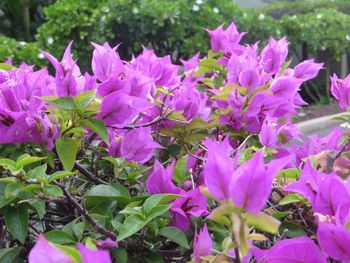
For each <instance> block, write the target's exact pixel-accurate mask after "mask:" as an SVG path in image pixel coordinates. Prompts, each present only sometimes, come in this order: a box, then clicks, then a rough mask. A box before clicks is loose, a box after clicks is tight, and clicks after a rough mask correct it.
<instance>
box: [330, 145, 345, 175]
mask: <svg viewBox="0 0 350 263" xmlns="http://www.w3.org/2000/svg"><path fill="white" fill-rule="evenodd" d="M349 144H350V140H349V141H347V142H346V143H345V144H344V145H343V147H342V148H341V149H340V151H338V152H330V153H329V154H327V166H326V171H325V172H326V173H327V174H329V173H330V172H332V170H333V164H334V162H335V160H336V159H338V158H339V157H340V155H342V153H343V152H344V151H345V149H346V147H348V146H349Z"/></svg>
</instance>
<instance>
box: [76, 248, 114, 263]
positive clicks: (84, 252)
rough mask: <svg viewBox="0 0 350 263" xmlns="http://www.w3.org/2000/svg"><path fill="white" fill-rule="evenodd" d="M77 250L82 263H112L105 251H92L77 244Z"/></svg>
mask: <svg viewBox="0 0 350 263" xmlns="http://www.w3.org/2000/svg"><path fill="white" fill-rule="evenodd" d="M78 250H79V252H80V255H81V257H82V259H83V263H112V260H111V256H110V255H109V252H108V251H106V250H98V249H96V250H93V249H89V248H87V247H85V246H84V245H83V244H78Z"/></svg>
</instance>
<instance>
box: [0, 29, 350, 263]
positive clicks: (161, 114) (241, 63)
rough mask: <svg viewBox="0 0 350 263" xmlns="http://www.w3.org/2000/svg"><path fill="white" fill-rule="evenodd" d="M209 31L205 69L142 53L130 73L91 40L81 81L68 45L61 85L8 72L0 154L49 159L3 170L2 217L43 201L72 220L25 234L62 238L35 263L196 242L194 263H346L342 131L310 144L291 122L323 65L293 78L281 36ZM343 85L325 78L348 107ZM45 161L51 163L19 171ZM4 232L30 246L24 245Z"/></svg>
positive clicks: (49, 241)
mask: <svg viewBox="0 0 350 263" xmlns="http://www.w3.org/2000/svg"><path fill="white" fill-rule="evenodd" d="M207 32H208V33H209V35H210V38H211V50H210V51H209V52H208V54H207V56H205V57H201V56H200V54H199V53H198V54H196V55H195V56H194V57H192V58H191V59H189V60H187V61H185V60H181V62H182V65H175V64H173V63H172V61H171V58H170V56H165V57H158V56H157V55H156V54H155V52H154V51H152V50H148V49H147V48H143V51H142V53H141V54H139V55H138V56H134V57H133V58H132V59H131V60H130V61H123V60H122V59H121V58H120V57H119V55H118V52H117V49H118V46H116V47H111V46H110V45H109V44H108V43H105V44H103V45H99V44H96V43H92V45H93V47H94V51H93V55H92V64H91V68H92V75H90V74H89V73H85V74H82V73H81V71H80V69H79V66H78V64H77V60H75V59H73V57H72V53H71V47H72V42H71V43H70V44H69V45H68V47H67V48H66V50H65V53H64V55H63V57H62V59H61V60H60V61H59V60H58V59H56V58H55V57H53V56H52V55H50V54H48V53H46V52H43V54H44V55H45V56H46V58H47V59H48V60H49V61H50V62H51V64H52V66H53V72H54V76H52V75H51V74H50V73H49V71H48V70H47V69H41V70H38V71H35V70H34V68H33V67H32V66H28V65H26V64H22V65H21V66H19V67H18V68H16V67H12V66H10V64H9V63H7V64H4V65H6V69H1V70H0V92H1V93H0V94H1V95H0V129H1V133H2V136H1V137H0V143H1V144H13V145H14V144H21V145H25V146H26V150H25V151H29V153H31V154H33V152H34V153H37V154H38V155H39V156H41V157H30V155H28V154H27V153H28V152H26V154H25V155H23V156H20V157H18V156H17V157H18V158H17V161H13V160H12V159H5V158H3V159H0V166H2V167H3V168H4V171H6V172H4V174H3V175H1V179H0V190H1V191H0V194H2V189H3V188H4V189H5V190H4V193H5V194H4V197H3V199H0V200H1V202H0V212H1V209H2V206H1V205H2V203H3V204H4V205H3V207H5V208H6V213H5V217H6V218H8V215H10V214H11V211H12V209H17V208H18V209H19V208H21V209H23V205H22V203H25V202H28V200H36V198H39V199H40V201H43V202H44V209H45V204H46V207H47V213H50V212H49V211H52V210H55V209H56V210H58V209H59V208H60V209H67V207H68V210H66V211H67V213H68V214H69V213H72V218H71V217H69V218H70V219H72V221H71V222H70V223H69V224H64V223H62V222H65V221H64V220H63V221H60V220H59V221H58V222H59V223H57V224H56V223H54V224H48V225H47V226H45V227H43V228H40V229H36V228H35V227H37V226H36V225H34V226H32V227H33V228H34V229H35V232H45V230H47V229H50V230H52V229H54V230H52V231H56V232H54V233H50V232H49V234H47V235H45V236H43V235H41V234H40V235H39V237H38V241H37V243H36V245H35V246H34V247H33V248H32V249H31V251H30V253H29V262H30V263H34V262H35V263H36V262H39V263H40V262H67V263H68V262H85V263H88V262H101V263H102V262H103V263H105V262H112V257H111V255H112V256H113V260H117V259H118V260H121V259H120V258H121V257H122V255H124V252H125V254H130V255H131V257H132V258H136V259H143V257H146V256H150V257H151V256H155V255H156V256H159V255H160V256H162V257H164V258H168V259H169V257H170V258H171V256H169V255H168V254H167V253H166V252H167V251H169V250H176V249H174V243H175V244H178V245H180V246H182V247H184V248H187V249H188V248H189V246H188V240H187V239H188V238H189V239H190V240H191V241H192V246H193V255H192V259H193V260H195V261H196V262H201V261H202V260H207V261H211V260H214V261H215V262H218V261H216V260H228V261H233V262H249V261H250V260H253V259H255V260H257V261H258V262H327V258H332V259H334V260H341V261H343V262H348V261H349V260H350V249H349V246H350V231H349V230H348V229H349V222H350V192H349V191H350V190H349V184H348V183H347V178H348V176H349V174H350V160H349V158H348V156H349V154H348V151H349V150H350V148H349V144H350V140H349V137H348V134H347V133H344V132H343V131H342V130H339V129H335V130H334V131H333V132H332V133H331V134H330V135H329V136H326V137H323V138H319V137H318V136H316V135H313V136H309V137H306V138H303V136H302V133H301V132H300V131H299V130H298V128H297V126H295V125H294V124H293V123H292V116H293V115H294V114H296V113H297V109H298V108H299V107H300V106H302V105H305V104H306V103H305V102H304V101H303V100H302V98H301V96H300V94H299V91H300V89H301V86H302V84H303V83H304V82H306V81H308V80H310V79H312V78H315V77H316V76H317V75H318V72H319V71H320V70H321V69H322V68H323V64H322V63H316V62H315V61H314V60H312V59H311V60H306V61H304V62H302V63H300V64H298V65H296V66H294V67H293V68H291V67H289V64H290V61H288V60H287V58H288V41H287V39H286V38H282V39H279V40H276V39H274V38H270V39H269V42H268V44H267V45H266V46H265V47H259V46H258V44H255V45H243V44H242V43H241V39H242V38H243V37H244V35H245V34H246V33H240V32H238V30H237V28H236V26H235V24H233V23H231V24H230V25H229V26H228V27H227V28H226V29H225V28H224V26H223V25H221V26H219V27H218V28H217V29H215V30H207ZM349 79H350V77H349V76H348V77H347V78H346V79H344V80H339V79H338V78H337V76H334V77H332V78H331V83H332V84H331V90H332V94H333V95H334V97H335V98H336V99H337V100H338V101H339V104H340V106H341V107H342V108H343V109H346V110H348V109H349V108H350V100H349V99H347V97H348V96H349V94H350V92H349V90H348V88H349V87H348V86H349V85H348V82H349ZM344 120H345V121H349V120H350V118H349V117H344ZM28 149H29V150H28ZM48 150H49V151H48ZM51 150H52V152H50V151H51ZM31 158H32V159H31ZM33 158H34V159H33ZM35 158H36V159H35ZM39 161H45V162H46V163H45V164H44V165H42V166H36V167H34V168H33V170H30V168H24V167H25V166H27V165H29V164H32V163H35V162H39ZM80 162H82V163H85V164H86V166H87V168H85V167H83V166H82V165H81V164H80ZM100 163H102V164H103V166H102V168H99V164H100ZM106 163H108V164H109V166H108V165H107V164H106ZM111 164H112V166H113V167H112V169H111V167H110V165H111ZM47 165H49V166H50V167H49V169H48V167H47ZM100 167H101V166H100ZM74 168H75V169H77V170H78V172H76V173H75V172H70V171H71V170H72V169H74ZM62 169H63V170H64V171H63V170H62ZM47 173H52V174H51V175H48V174H47ZM94 173H95V174H94ZM8 174H11V176H8ZM2 186H4V187H2ZM29 186H31V187H30V188H29ZM17 188H19V190H16V191H17V192H16V191H14V190H13V192H14V193H12V194H9V192H8V191H9V190H8V189H17ZM6 189H7V190H6ZM52 196H54V197H55V198H57V200H56V199H54V200H53V197H52ZM58 197H59V198H58ZM0 198H2V196H1V195H0ZM11 198H12V199H11ZM2 200H4V202H3V201H2ZM45 202H46V203H45ZM7 206H8V207H7ZM28 207H34V205H33V203H30V205H28V206H26V207H25V209H32V208H28ZM70 208H74V209H70ZM25 211H28V210H25ZM30 211H31V210H30ZM26 213H27V214H26V216H27V218H26V222H27V223H28V218H30V220H34V219H33V217H32V215H31V214H30V215H29V214H28V212H26ZM58 214H59V213H58ZM40 216H41V215H39V217H40ZM53 217H54V219H55V220H53V222H56V221H57V220H58V219H57V218H56V217H57V213H56V214H54V215H53ZM62 224H63V225H62ZM291 224H292V227H290V228H288V226H290V225H291ZM8 225H9V227H8V228H9V233H10V234H11V235H12V236H13V237H15V238H17V239H18V240H19V241H20V242H21V243H24V240H25V239H26V237H27V235H25V236H24V237H23V236H22V235H19V234H18V231H15V230H14V229H13V227H11V226H10V225H11V223H10V221H9V220H8V219H6V226H8ZM87 225H88V226H89V227H87ZM293 227H294V228H297V229H299V230H300V231H299V232H298V233H297V235H295V234H294V235H293V233H292V234H289V232H288V231H292V230H291V229H292V228H293ZM27 228H28V226H27ZM283 228H284V229H285V230H286V232H283ZM0 230H1V228H0ZM33 231H34V230H33ZM27 232H28V229H27ZM300 232H301V234H300ZM286 233H287V234H286ZM55 235H62V236H60V237H61V239H60V238H57V239H55V238H52V237H54V236H55ZM287 237H288V238H287ZM106 238H108V239H106ZM164 238H165V239H164ZM103 239H106V240H105V241H101V240H103ZM55 241H56V242H55ZM116 241H118V243H117V242H116ZM83 243H84V244H85V245H83ZM62 244H70V246H67V245H62ZM73 244H74V245H73ZM117 244H118V245H119V248H118V245H117ZM140 244H141V245H140ZM139 247H141V248H142V249H144V251H139V249H138V248H139ZM107 250H109V251H111V252H112V254H109V252H108V251H107ZM173 252H179V254H178V255H177V257H178V258H181V257H183V258H184V259H186V260H189V259H190V258H191V253H187V252H184V253H183V250H179V251H177V250H176V251H173ZM162 253H163V254H162ZM175 257H176V256H174V258H175Z"/></svg>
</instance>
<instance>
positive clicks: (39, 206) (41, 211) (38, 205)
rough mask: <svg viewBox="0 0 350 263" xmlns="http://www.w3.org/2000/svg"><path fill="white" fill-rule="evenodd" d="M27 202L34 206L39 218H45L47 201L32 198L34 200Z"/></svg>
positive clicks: (33, 208)
mask: <svg viewBox="0 0 350 263" xmlns="http://www.w3.org/2000/svg"><path fill="white" fill-rule="evenodd" d="M27 203H28V204H29V206H30V207H31V208H32V210H34V211H35V212H36V213H37V215H38V216H39V219H43V217H44V215H45V212H46V209H45V201H43V200H37V199H32V200H29V201H28V202H27Z"/></svg>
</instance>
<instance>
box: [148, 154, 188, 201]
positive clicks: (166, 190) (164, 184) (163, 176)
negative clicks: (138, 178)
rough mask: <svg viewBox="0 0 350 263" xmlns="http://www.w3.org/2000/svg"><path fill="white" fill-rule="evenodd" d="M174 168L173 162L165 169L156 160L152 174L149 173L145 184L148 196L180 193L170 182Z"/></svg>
mask: <svg viewBox="0 0 350 263" xmlns="http://www.w3.org/2000/svg"><path fill="white" fill-rule="evenodd" d="M174 166H175V162H174V161H173V162H172V163H171V165H170V166H169V167H167V168H166V169H165V168H164V167H163V166H162V164H161V163H160V162H159V161H158V160H156V161H155V163H154V169H153V171H152V173H150V175H149V177H148V179H147V182H146V187H147V191H148V192H149V193H150V194H170V193H172V194H179V193H181V189H180V188H178V187H177V186H176V185H175V184H174V182H173V181H172V179H173V176H174Z"/></svg>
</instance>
